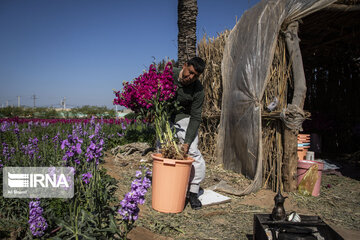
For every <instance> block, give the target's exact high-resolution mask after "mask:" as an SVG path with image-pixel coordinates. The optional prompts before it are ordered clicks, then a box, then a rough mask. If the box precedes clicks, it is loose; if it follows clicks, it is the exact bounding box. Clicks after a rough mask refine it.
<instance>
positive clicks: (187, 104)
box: [172, 68, 204, 144]
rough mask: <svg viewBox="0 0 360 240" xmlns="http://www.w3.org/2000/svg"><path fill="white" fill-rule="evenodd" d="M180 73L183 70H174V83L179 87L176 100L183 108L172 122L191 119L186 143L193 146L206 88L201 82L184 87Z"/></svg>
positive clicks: (173, 117)
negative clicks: (180, 79)
mask: <svg viewBox="0 0 360 240" xmlns="http://www.w3.org/2000/svg"><path fill="white" fill-rule="evenodd" d="M180 71H181V68H174V69H173V72H174V82H175V84H176V85H177V90H176V100H177V101H178V102H179V104H180V106H181V107H182V108H181V109H180V110H178V111H177V112H176V113H175V114H174V115H173V116H172V121H173V122H175V123H176V122H177V121H180V120H181V119H183V118H186V117H190V122H189V126H188V128H187V130H186V135H185V143H188V144H191V143H192V142H193V141H194V139H195V137H196V135H197V132H198V129H199V126H200V123H201V111H202V105H203V102H204V88H203V86H202V84H201V82H200V81H199V80H196V81H195V82H193V83H191V84H190V85H186V86H185V85H182V84H181V82H180V81H179V74H180Z"/></svg>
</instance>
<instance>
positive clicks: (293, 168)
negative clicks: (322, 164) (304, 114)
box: [282, 22, 306, 192]
mask: <svg viewBox="0 0 360 240" xmlns="http://www.w3.org/2000/svg"><path fill="white" fill-rule="evenodd" d="M298 29H299V23H298V22H292V23H290V24H289V25H288V27H287V31H286V35H285V36H286V45H287V49H288V51H289V54H290V59H291V62H292V70H293V76H294V96H293V99H292V105H295V106H297V107H299V108H300V109H303V107H304V102H305V97H306V80H305V73H304V67H303V62H302V57H301V51H300V45H299V42H300V40H299V37H298ZM297 135H298V131H297V130H294V129H289V128H287V127H284V158H283V166H282V171H283V181H284V190H285V191H287V192H292V191H295V190H296V187H297V186H296V185H297V179H296V178H297V176H296V175H297V160H298V158H297Z"/></svg>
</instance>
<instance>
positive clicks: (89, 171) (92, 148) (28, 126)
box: [0, 118, 154, 239]
mask: <svg viewBox="0 0 360 240" xmlns="http://www.w3.org/2000/svg"><path fill="white" fill-rule="evenodd" d="M135 141H143V142H149V143H152V142H153V141H154V130H153V129H152V128H151V127H150V126H149V125H148V124H146V123H143V122H136V121H135V120H127V119H120V120H119V119H117V120H115V119H95V118H92V119H20V118H14V119H0V144H1V145H0V169H1V168H3V167H49V168H50V167H68V168H70V169H71V173H72V174H73V175H74V197H73V198H40V199H26V198H4V197H3V193H2V191H3V176H2V175H3V171H0V183H1V186H0V188H1V190H0V191H1V195H0V238H7V237H10V235H11V236H14V234H15V237H16V238H18V239H34V238H42V239H48V238H53V239H64V238H66V239H110V238H113V237H117V238H121V239H124V238H126V234H127V232H128V231H129V230H130V229H131V227H132V224H133V223H134V221H135V220H137V216H138V213H139V208H138V204H143V203H144V201H145V194H146V192H147V189H148V188H149V187H150V185H151V183H150V174H151V172H150V171H149V169H148V168H146V167H145V166H142V167H141V168H140V169H139V170H138V171H136V172H134V177H133V178H134V180H133V182H132V184H131V186H129V190H130V192H129V193H127V194H126V195H125V196H124V199H123V200H122V201H120V202H119V200H118V199H116V198H115V197H114V192H115V190H116V188H117V187H116V184H117V183H116V180H115V179H114V178H112V177H110V176H109V175H108V174H107V173H106V171H105V170H104V169H103V168H100V167H99V164H100V163H101V162H102V161H103V157H104V152H105V151H106V150H107V149H110V148H112V147H114V146H117V145H122V144H125V143H129V142H135Z"/></svg>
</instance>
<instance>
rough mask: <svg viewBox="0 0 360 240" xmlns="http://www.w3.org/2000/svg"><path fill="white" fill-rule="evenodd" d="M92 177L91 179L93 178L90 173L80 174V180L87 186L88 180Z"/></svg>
mask: <svg viewBox="0 0 360 240" xmlns="http://www.w3.org/2000/svg"><path fill="white" fill-rule="evenodd" d="M92 177H93V176H92V174H91V172H87V173H84V174H82V180H83V181H84V182H85V183H86V184H88V183H89V182H90V179H91V178H92Z"/></svg>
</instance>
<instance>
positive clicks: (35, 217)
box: [29, 201, 48, 237]
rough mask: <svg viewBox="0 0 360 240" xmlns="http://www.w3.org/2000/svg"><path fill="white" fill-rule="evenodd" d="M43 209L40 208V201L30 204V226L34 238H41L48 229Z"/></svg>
mask: <svg viewBox="0 0 360 240" xmlns="http://www.w3.org/2000/svg"><path fill="white" fill-rule="evenodd" d="M42 213H43V209H42V207H40V201H30V203H29V224H30V230H31V233H32V235H33V236H35V237H41V236H42V235H44V231H45V230H46V229H47V227H48V224H47V222H46V219H45V218H44V217H43V216H42Z"/></svg>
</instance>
